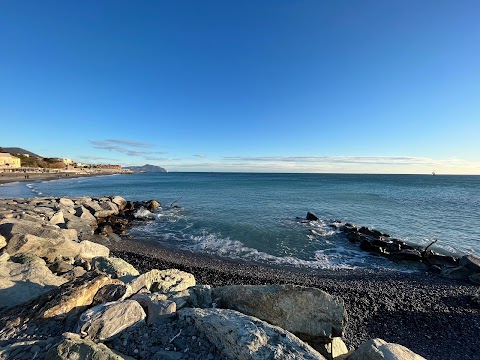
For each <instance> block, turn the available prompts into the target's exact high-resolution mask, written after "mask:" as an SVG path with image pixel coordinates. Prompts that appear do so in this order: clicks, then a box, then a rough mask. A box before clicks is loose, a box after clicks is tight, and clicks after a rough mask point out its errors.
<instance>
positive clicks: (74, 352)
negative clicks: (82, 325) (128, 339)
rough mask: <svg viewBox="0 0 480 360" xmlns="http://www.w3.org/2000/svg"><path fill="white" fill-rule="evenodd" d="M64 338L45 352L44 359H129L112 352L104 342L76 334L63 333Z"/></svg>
mask: <svg viewBox="0 0 480 360" xmlns="http://www.w3.org/2000/svg"><path fill="white" fill-rule="evenodd" d="M64 337H65V339H64V340H63V341H62V342H60V343H59V344H56V345H55V346H53V347H52V348H51V349H50V350H49V351H48V352H47V354H46V356H45V360H73V359H78V360H81V359H92V360H130V359H132V358H131V357H129V356H126V355H123V354H119V353H114V352H113V351H112V350H110V349H109V348H108V347H107V346H105V345H104V344H96V343H94V342H93V341H91V340H89V339H82V338H81V337H80V336H79V335H77V334H72V333H65V334H64Z"/></svg>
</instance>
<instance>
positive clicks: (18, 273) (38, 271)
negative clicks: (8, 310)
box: [0, 262, 67, 307]
mask: <svg viewBox="0 0 480 360" xmlns="http://www.w3.org/2000/svg"><path fill="white" fill-rule="evenodd" d="M66 281H67V280H66V279H64V278H62V277H59V276H55V275H53V274H52V272H51V271H50V270H49V269H48V268H47V267H46V266H45V265H44V264H40V263H38V262H30V263H26V264H18V263H14V262H5V263H2V266H0V292H1V294H2V296H0V307H3V306H6V307H10V306H15V305H18V304H21V303H24V302H25V301H28V300H30V299H34V298H36V297H38V296H40V295H42V294H44V293H46V292H48V291H50V290H51V289H54V288H56V287H57V286H59V285H62V284H63V283H65V282H66Z"/></svg>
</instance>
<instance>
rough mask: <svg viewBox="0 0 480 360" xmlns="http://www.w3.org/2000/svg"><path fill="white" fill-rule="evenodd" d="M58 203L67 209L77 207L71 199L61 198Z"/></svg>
mask: <svg viewBox="0 0 480 360" xmlns="http://www.w3.org/2000/svg"><path fill="white" fill-rule="evenodd" d="M58 203H59V204H60V205H63V206H66V207H73V206H74V205H75V203H74V202H73V200H71V199H68V198H60V199H59V200H58Z"/></svg>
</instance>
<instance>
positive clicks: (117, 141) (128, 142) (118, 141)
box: [105, 139, 154, 148]
mask: <svg viewBox="0 0 480 360" xmlns="http://www.w3.org/2000/svg"><path fill="white" fill-rule="evenodd" d="M105 142H109V143H114V144H120V145H127V146H133V147H139V148H151V147H153V146H154V145H152V144H149V143H144V142H140V141H134V140H126V139H107V140H105Z"/></svg>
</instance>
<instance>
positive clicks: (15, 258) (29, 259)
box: [10, 253, 47, 265]
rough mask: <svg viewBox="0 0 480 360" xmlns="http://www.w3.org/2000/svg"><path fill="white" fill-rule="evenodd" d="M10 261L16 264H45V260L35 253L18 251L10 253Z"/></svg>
mask: <svg viewBox="0 0 480 360" xmlns="http://www.w3.org/2000/svg"><path fill="white" fill-rule="evenodd" d="M10 261H12V262H14V263H17V264H30V263H37V264H40V265H47V262H46V261H45V260H43V259H42V258H41V257H39V256H37V255H35V254H30V253H18V254H15V255H12V256H10Z"/></svg>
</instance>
